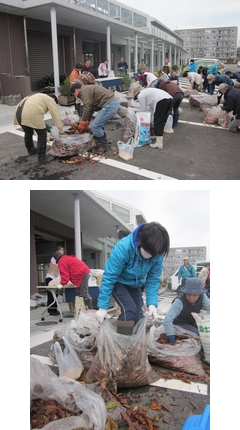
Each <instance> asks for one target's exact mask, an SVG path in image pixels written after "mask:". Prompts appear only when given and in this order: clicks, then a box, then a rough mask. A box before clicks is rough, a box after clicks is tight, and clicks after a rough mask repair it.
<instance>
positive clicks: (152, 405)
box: [150, 402, 162, 411]
mask: <svg viewBox="0 0 240 430" xmlns="http://www.w3.org/2000/svg"><path fill="white" fill-rule="evenodd" d="M150 408H151V409H152V410H153V411H156V410H157V411H161V409H162V406H161V405H160V404H159V403H157V402H154V403H151V405H150Z"/></svg>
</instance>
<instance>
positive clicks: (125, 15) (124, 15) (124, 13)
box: [121, 7, 132, 25]
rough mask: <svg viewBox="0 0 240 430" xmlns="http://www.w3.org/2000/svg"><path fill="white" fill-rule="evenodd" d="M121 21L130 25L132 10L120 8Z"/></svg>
mask: <svg viewBox="0 0 240 430" xmlns="http://www.w3.org/2000/svg"><path fill="white" fill-rule="evenodd" d="M121 21H122V22H124V23H125V24H129V25H132V12H131V11H130V10H127V9H124V8H123V7H122V8H121Z"/></svg>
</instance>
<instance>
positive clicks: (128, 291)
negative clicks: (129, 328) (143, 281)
mask: <svg viewBox="0 0 240 430" xmlns="http://www.w3.org/2000/svg"><path fill="white" fill-rule="evenodd" d="M112 296H113V298H114V300H115V301H116V303H117V304H118V306H119V307H120V309H121V314H120V315H119V317H118V319H119V320H121V321H134V322H135V324H136V323H137V322H138V321H139V320H140V319H141V318H142V317H143V312H142V306H143V298H142V290H141V288H140V287H139V288H131V287H128V286H127V285H123V284H120V282H117V283H116V284H115V285H114V288H113V292H112Z"/></svg>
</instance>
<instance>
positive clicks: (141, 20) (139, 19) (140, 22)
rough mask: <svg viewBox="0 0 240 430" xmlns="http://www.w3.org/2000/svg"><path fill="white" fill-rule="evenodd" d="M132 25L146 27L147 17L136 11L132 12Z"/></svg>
mask: <svg viewBox="0 0 240 430" xmlns="http://www.w3.org/2000/svg"><path fill="white" fill-rule="evenodd" d="M133 25H134V27H146V26H147V19H146V18H145V17H144V16H141V15H138V14H137V13H134V14H133Z"/></svg>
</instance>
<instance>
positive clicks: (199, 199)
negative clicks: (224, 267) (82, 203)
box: [98, 189, 210, 259]
mask: <svg viewBox="0 0 240 430" xmlns="http://www.w3.org/2000/svg"><path fill="white" fill-rule="evenodd" d="M98 191H99V192H101V193H103V194H106V195H108V196H110V197H113V198H115V199H117V200H120V201H121V202H125V203H127V204H129V205H131V206H133V207H135V208H137V209H140V210H141V211H142V213H143V215H144V216H145V217H146V218H147V222H150V221H157V222H159V223H160V224H162V225H163V226H164V227H165V228H166V229H167V231H168V233H169V236H170V247H173V248H175V247H185V246H206V247H207V256H206V257H207V259H210V191H208V190H200V191H196V190H180V191H176V190H169V191H161V190H157V191H154V190H153V191H150V190H147V191H143V190H139V191H138V190H135V191H115V190H114V191H110V190H103V191H102V190H100V189H99V190H98ZM203 208H204V210H203Z"/></svg>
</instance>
